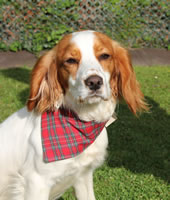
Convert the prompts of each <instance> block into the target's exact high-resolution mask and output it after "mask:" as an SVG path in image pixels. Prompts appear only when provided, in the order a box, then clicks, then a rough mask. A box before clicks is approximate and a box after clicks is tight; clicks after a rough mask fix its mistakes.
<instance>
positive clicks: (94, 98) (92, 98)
mask: <svg viewBox="0 0 170 200" xmlns="http://www.w3.org/2000/svg"><path fill="white" fill-rule="evenodd" d="M101 100H104V101H107V100H108V98H105V97H104V96H103V95H102V94H101V93H99V92H91V93H89V94H88V96H87V97H85V98H81V97H79V103H87V104H93V103H99V102H100V101H101Z"/></svg>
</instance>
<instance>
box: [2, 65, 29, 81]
mask: <svg viewBox="0 0 170 200" xmlns="http://www.w3.org/2000/svg"><path fill="white" fill-rule="evenodd" d="M30 72H31V70H30V69H29V68H10V69H3V70H1V73H2V74H3V75H4V76H5V77H7V78H12V79H15V80H17V81H20V82H23V83H29V79H30Z"/></svg>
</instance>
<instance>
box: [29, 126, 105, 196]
mask: <svg viewBox="0 0 170 200" xmlns="http://www.w3.org/2000/svg"><path fill="white" fill-rule="evenodd" d="M38 141H41V139H40V136H39V135H38V134H32V138H31V143H32V145H33V146H34V151H35V157H34V163H35V164H36V169H37V170H38V173H39V174H40V175H41V176H42V177H43V178H44V179H45V180H48V181H49V182H52V185H53V186H54V187H53V189H52V193H53V194H55V195H54V196H59V195H60V194H61V193H63V192H64V191H65V190H66V189H67V188H69V187H70V186H72V185H74V182H75V181H76V179H77V177H80V176H82V175H83V173H84V171H86V169H88V170H89V169H90V170H92V171H93V170H94V169H95V168H97V167H99V166H100V165H101V164H102V163H103V162H104V158H105V155H106V148H107V144H108V138H107V132H106V129H105V128H104V129H103V130H102V132H101V133H100V134H99V136H98V137H97V139H96V140H95V142H94V143H93V144H91V145H90V146H89V147H88V148H87V149H86V150H85V151H84V152H82V153H81V154H80V155H78V156H76V157H74V158H70V159H65V160H60V161H54V162H50V163H45V162H44V161H43V159H42V158H43V156H42V154H43V152H42V144H41V142H38ZM52 196H53V195H52Z"/></svg>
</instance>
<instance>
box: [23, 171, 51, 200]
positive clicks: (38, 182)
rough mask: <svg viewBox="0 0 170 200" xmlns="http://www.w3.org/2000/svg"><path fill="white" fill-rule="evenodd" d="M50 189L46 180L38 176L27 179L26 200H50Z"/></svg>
mask: <svg viewBox="0 0 170 200" xmlns="http://www.w3.org/2000/svg"><path fill="white" fill-rule="evenodd" d="M49 193H50V187H49V185H48V184H47V182H46V180H44V179H42V177H40V176H38V175H37V174H36V175H31V176H29V177H28V178H26V185H25V198H24V200H38V199H40V200H48V198H49Z"/></svg>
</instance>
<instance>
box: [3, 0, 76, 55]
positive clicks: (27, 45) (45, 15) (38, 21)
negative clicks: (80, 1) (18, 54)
mask: <svg viewBox="0 0 170 200" xmlns="http://www.w3.org/2000/svg"><path fill="white" fill-rule="evenodd" d="M0 5H1V9H0V10H1V12H2V15H1V18H0V23H1V25H0V32H1V38H0V49H2V50H8V49H10V50H12V51H17V50H21V49H26V50H28V51H33V52H37V51H41V50H42V49H47V48H51V47H52V46H54V45H55V43H56V42H57V41H58V40H59V39H60V38H61V36H62V34H64V33H66V32H70V31H72V29H71V28H70V26H69V20H76V19H77V14H76V13H71V12H70V9H71V8H72V7H73V6H74V8H76V4H75V1H74V0H72V1H62V0H57V1H55V0H50V1H41V0H29V1H23V0H15V1H13V0H10V1H2V0H1V1H0ZM68 9H69V12H67V10H68Z"/></svg>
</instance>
